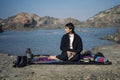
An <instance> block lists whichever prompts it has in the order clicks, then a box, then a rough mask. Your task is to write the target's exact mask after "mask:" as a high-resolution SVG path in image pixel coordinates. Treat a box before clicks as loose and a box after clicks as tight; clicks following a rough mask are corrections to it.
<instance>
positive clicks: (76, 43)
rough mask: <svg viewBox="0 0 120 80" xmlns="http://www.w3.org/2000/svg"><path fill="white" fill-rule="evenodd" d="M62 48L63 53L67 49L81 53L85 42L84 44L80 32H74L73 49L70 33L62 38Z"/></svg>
mask: <svg viewBox="0 0 120 80" xmlns="http://www.w3.org/2000/svg"><path fill="white" fill-rule="evenodd" d="M60 49H61V50H62V53H64V52H66V51H73V52H76V53H80V52H81V51H82V50H83V44H82V39H81V37H80V36H79V35H78V34H76V33H74V40H73V49H72V50H71V49H70V39H69V34H65V35H63V37H62V39H61V45H60Z"/></svg>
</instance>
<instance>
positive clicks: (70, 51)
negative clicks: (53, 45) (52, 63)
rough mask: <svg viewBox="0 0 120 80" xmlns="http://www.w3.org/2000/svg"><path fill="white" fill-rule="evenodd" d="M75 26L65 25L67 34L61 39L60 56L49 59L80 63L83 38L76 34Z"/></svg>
mask: <svg viewBox="0 0 120 80" xmlns="http://www.w3.org/2000/svg"><path fill="white" fill-rule="evenodd" d="M74 28H75V27H74V25H73V24H72V23H68V24H66V25H65V32H66V34H64V35H63V37H62V39H61V45H60V49H61V51H62V53H61V54H60V55H55V56H49V57H48V58H49V59H54V60H63V61H79V59H80V55H81V54H80V53H81V51H82V50H83V44H82V40H81V37H80V36H79V35H78V34H76V33H75V31H74Z"/></svg>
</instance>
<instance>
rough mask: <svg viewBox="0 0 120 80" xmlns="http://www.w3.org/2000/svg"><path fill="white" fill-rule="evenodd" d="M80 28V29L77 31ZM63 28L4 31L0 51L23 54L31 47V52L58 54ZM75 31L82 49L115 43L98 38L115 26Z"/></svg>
mask: <svg viewBox="0 0 120 80" xmlns="http://www.w3.org/2000/svg"><path fill="white" fill-rule="evenodd" d="M79 30H80V31H79ZM64 33H65V32H64V30H63V29H54V30H32V31H6V32H4V33H1V34H0V52H3V53H9V54H13V55H23V54H25V50H26V48H31V49H32V52H33V54H50V55H54V54H60V53H61V51H60V49H59V46H60V40H61V37H62V35H63V34H64ZM76 33H77V34H79V35H80V36H81V38H82V40H83V46H84V50H86V49H87V50H88V49H89V50H90V49H92V48H93V47H95V46H99V45H102V44H115V43H114V42H112V41H107V40H100V39H99V38H100V37H103V36H106V35H108V34H113V33H115V28H113V27H109V28H80V29H79V28H78V29H76Z"/></svg>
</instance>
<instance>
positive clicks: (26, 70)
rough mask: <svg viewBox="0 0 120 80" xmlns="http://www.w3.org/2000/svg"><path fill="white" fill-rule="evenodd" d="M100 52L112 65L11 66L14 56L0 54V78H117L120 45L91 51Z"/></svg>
mask: <svg viewBox="0 0 120 80" xmlns="http://www.w3.org/2000/svg"><path fill="white" fill-rule="evenodd" d="M98 51H100V52H102V53H103V54H104V55H105V56H106V57H107V58H108V59H109V60H110V61H111V62H112V65H28V66H26V67H23V68H13V67H12V66H13V61H14V60H15V57H12V56H8V55H7V54H2V53H1V54H0V80H21V79H22V80H119V79H120V45H119V44H116V45H101V46H98V47H95V48H93V52H98Z"/></svg>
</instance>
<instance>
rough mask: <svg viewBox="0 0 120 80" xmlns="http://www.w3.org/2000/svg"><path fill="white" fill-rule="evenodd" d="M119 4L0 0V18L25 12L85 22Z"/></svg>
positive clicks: (109, 0) (82, 0)
mask: <svg viewBox="0 0 120 80" xmlns="http://www.w3.org/2000/svg"><path fill="white" fill-rule="evenodd" d="M119 4H120V0H0V18H3V19H5V18H7V17H10V16H13V15H16V14H17V13H21V12H27V13H34V14H37V15H39V16H40V17H43V16H50V17H55V18H68V17H72V18H75V19H79V20H80V21H85V20H86V19H88V18H89V17H92V16H94V15H95V14H97V13H98V12H100V11H103V10H106V9H109V8H112V7H114V6H116V5H119Z"/></svg>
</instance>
